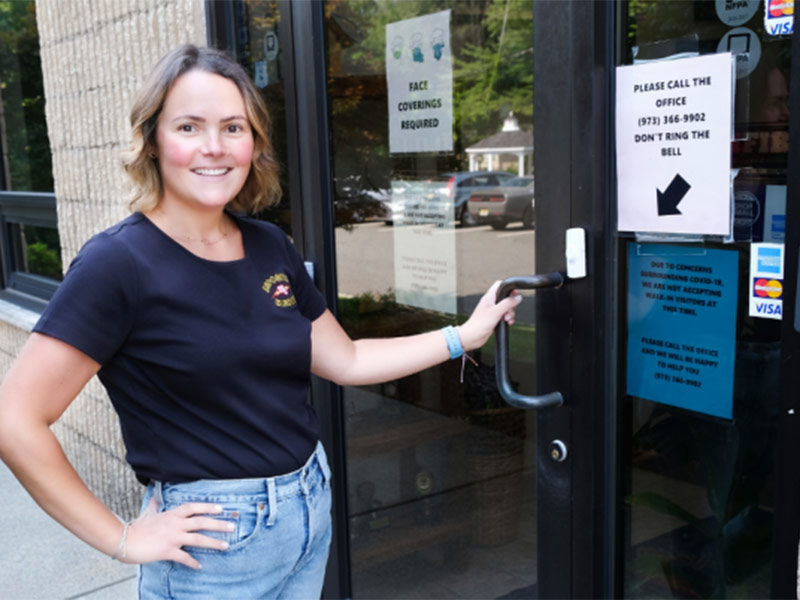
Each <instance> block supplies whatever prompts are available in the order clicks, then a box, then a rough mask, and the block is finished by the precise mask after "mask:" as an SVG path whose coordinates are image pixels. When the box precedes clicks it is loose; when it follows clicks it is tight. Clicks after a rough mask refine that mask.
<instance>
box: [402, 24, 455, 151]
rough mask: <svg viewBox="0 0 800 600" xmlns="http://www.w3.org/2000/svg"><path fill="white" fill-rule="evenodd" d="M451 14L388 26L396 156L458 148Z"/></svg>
mask: <svg viewBox="0 0 800 600" xmlns="http://www.w3.org/2000/svg"><path fill="white" fill-rule="evenodd" d="M450 12H451V11H449V10H444V11H442V12H438V13H434V14H431V15H425V16H422V17H415V18H413V19H406V20H405V21H397V22H396V23H388V24H387V25H386V87H387V90H388V98H389V152H390V153H392V154H396V153H402V152H452V151H453V61H452V55H451V53H450Z"/></svg>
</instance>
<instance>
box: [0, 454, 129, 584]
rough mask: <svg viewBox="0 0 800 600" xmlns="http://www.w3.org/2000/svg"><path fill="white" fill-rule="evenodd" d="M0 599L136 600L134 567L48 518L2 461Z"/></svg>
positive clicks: (0, 492)
mask: <svg viewBox="0 0 800 600" xmlns="http://www.w3.org/2000/svg"><path fill="white" fill-rule="evenodd" d="M0 506H3V507H5V508H3V509H2V510H0V600H76V599H78V598H80V599H86V600H134V599H135V598H137V591H136V567H135V566H134V565H125V564H122V563H119V562H117V561H114V560H111V558H110V557H108V556H106V555H105V554H102V553H101V552H98V551H97V550H95V549H94V548H92V547H91V546H88V545H87V544H84V543H83V542H82V541H80V540H79V539H78V538H76V537H75V536H73V535H72V534H71V533H70V532H68V531H67V530H66V529H64V528H63V527H61V525H59V524H58V523H56V522H55V521H54V520H53V519H51V518H50V517H49V516H48V515H47V514H46V513H45V512H44V511H43V510H42V509H40V508H39V507H38V505H37V504H36V503H35V502H34V501H33V499H32V498H31V497H30V496H29V495H28V493H27V492H26V491H25V489H24V488H23V487H22V486H21V485H20V484H19V482H18V481H17V479H16V478H15V477H14V475H13V474H12V473H11V471H10V470H9V469H8V467H6V465H5V464H3V463H2V462H0Z"/></svg>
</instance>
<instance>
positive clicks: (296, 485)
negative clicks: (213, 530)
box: [153, 442, 331, 520]
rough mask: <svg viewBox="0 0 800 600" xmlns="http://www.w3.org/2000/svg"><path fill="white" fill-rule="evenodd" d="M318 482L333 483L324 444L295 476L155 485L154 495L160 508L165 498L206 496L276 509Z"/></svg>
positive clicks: (207, 480)
mask: <svg viewBox="0 0 800 600" xmlns="http://www.w3.org/2000/svg"><path fill="white" fill-rule="evenodd" d="M315 476H316V478H317V479H318V480H319V481H320V483H322V484H323V485H327V484H328V482H329V481H330V476H331V475H330V469H329V467H328V461H327V457H326V456H325V449H324V448H323V447H322V443H321V442H317V447H316V449H315V450H314V452H313V453H312V454H311V456H310V457H309V458H308V460H307V461H306V463H305V464H304V465H303V466H302V467H300V468H299V469H297V470H296V471H292V472H291V473H286V474H284V475H278V476H275V477H253V478H245V479H199V480H197V481H190V482H186V483H169V482H161V481H153V494H154V496H155V498H156V500H157V501H158V503H159V505H161V506H163V505H164V497H165V496H167V497H169V496H171V495H173V494H175V495H184V494H185V495H202V496H210V497H214V498H215V500H216V501H224V499H225V498H229V499H230V500H234V499H239V500H241V499H242V498H243V497H248V498H253V499H254V500H267V501H268V502H269V506H271V507H275V505H276V504H277V502H278V501H279V500H281V499H282V498H289V497H293V496H296V495H298V494H306V495H307V494H308V491H309V488H310V486H312V485H314V483H315ZM274 515H275V511H274V510H271V511H270V520H272V519H273V518H274Z"/></svg>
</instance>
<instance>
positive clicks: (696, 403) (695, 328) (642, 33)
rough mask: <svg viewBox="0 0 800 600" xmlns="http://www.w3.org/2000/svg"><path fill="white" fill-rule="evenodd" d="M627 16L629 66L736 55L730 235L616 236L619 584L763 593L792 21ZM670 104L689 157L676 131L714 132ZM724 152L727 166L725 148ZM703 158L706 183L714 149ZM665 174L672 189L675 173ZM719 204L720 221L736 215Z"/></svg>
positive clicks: (772, 525)
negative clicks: (787, 26) (784, 25)
mask: <svg viewBox="0 0 800 600" xmlns="http://www.w3.org/2000/svg"><path fill="white" fill-rule="evenodd" d="M767 4H770V5H772V4H773V3H767ZM619 10H620V14H619V16H620V21H619V22H620V23H621V26H620V29H619V31H618V33H617V36H618V37H617V40H618V44H619V46H618V47H619V55H618V64H620V65H642V64H645V63H648V62H651V61H665V60H668V59H676V58H681V57H706V56H710V55H714V54H719V53H724V52H730V53H731V54H732V57H733V60H734V61H735V71H734V75H733V80H734V84H735V95H734V97H733V99H732V105H731V108H732V111H731V112H732V122H733V126H732V128H731V137H732V143H731V144H730V152H731V154H730V157H731V168H732V169H733V170H732V173H731V177H732V185H731V191H730V196H731V203H730V208H731V209H732V216H731V218H732V227H731V231H730V234H729V235H728V234H723V235H707V234H706V235H693V236H689V237H688V239H687V238H686V237H685V236H684V239H681V238H680V237H678V236H674V235H672V234H671V232H670V231H669V230H668V228H662V229H663V230H662V231H661V232H659V233H658V234H657V235H645V234H643V233H641V232H639V233H636V234H632V233H622V234H620V236H619V256H620V286H621V287H620V289H621V292H620V297H621V302H620V312H619V327H620V329H619V335H620V362H621V363H622V364H623V365H624V366H623V369H622V375H621V379H620V388H621V391H622V395H621V396H620V408H621V415H620V418H621V422H620V423H621V425H620V431H621V443H622V456H621V458H622V478H623V482H624V483H623V490H622V494H621V498H620V502H621V508H622V510H623V514H624V519H623V537H622V543H621V551H622V554H623V560H624V571H623V575H622V579H623V581H622V584H623V585H622V591H623V594H624V596H625V597H631V598H665V597H675V598H685V597H700V598H723V597H744V598H762V597H768V596H770V593H771V579H772V572H773V556H772V548H773V545H774V544H775V543H776V538H778V537H779V536H780V535H781V533H780V529H781V523H780V522H779V521H778V520H777V519H776V511H775V507H776V487H777V486H780V481H781V480H780V478H781V477H782V476H785V475H782V474H781V473H780V472H779V471H776V468H775V456H776V440H777V438H778V436H777V429H778V422H779V414H780V411H779V409H778V406H779V384H780V376H781V362H782V354H781V325H782V323H781V318H782V313H783V304H782V299H785V298H786V293H785V292H784V290H785V289H788V288H789V287H790V286H789V280H790V279H792V280H793V277H792V275H793V274H789V273H785V272H784V270H783V268H784V262H783V259H784V245H785V239H786V232H787V230H788V228H789V227H791V226H792V225H791V223H789V222H787V218H786V215H787V203H789V202H790V199H789V198H787V193H786V191H787V174H788V172H789V171H788V169H787V165H788V163H787V161H788V141H789V117H790V114H789V73H790V61H791V38H790V36H787V35H785V34H784V32H786V31H787V30H786V29H784V28H782V26H781V25H780V23H781V22H786V18H785V16H786V15H784V14H783V12H782V9H781V8H780V7H778V8H777V9H776V10H773V9H772V8H769V9H768V10H767V9H765V7H764V3H760V2H757V1H751V2H736V3H731V2H727V3H726V2H629V3H624V4H620V5H619ZM676 80H677V78H676ZM673 83H675V85H677V83H676V82H673ZM655 85H657V84H655ZM692 85H693V83H692V82H689V83H688V84H687V86H686V88H684V89H683V90H678V89H672V91H668V90H667V89H666V88H665V89H664V91H663V93H662V92H659V91H655V92H654V93H653V94H652V95H653V101H654V102H655V101H656V98H678V99H679V100H680V101H681V102H682V101H683V100H686V98H687V97H688V98H689V101H691V98H692V97H693V96H692V94H693V92H692V91H691V88H690V86H692ZM618 89H619V88H618ZM687 89H689V91H688V92H687V91H686V90H687ZM625 93H626V92H620V95H624V94H625ZM617 102H618V103H619V102H620V97H618V98H617ZM723 108H727V107H726V106H724V105H723V106H722V107H720V108H719V110H722V109H723ZM662 112H663V111H662ZM656 113H658V114H661V113H660V112H659V111H658V110H654V114H656ZM673 113H674V116H675V117H676V119H677V120H676V121H675V124H674V125H673V126H672V127H670V128H668V129H667V130H666V135H670V134H671V135H672V136H673V137H672V138H671V139H672V140H673V142H675V140H677V143H669V144H662V145H663V146H665V147H667V146H669V147H670V148H673V149H675V148H681V147H683V148H684V151H686V148H687V146H688V145H690V144H691V143H692V140H691V138H686V137H683V136H692V135H694V134H693V133H692V132H693V131H699V130H703V131H707V126H698V125H696V124H688V123H687V122H686V118H687V115H689V114H697V113H692V111H690V110H688V109H684V108H683V106H679V107H676V109H675V110H673V111H670V113H669V114H673ZM709 116H711V115H710V114H709ZM618 118H625V117H622V116H620V115H619V114H618ZM618 131H619V129H618ZM640 131H641V132H642V135H648V134H647V133H645V132H646V131H649V130H647V128H646V127H645V128H644V129H641V130H640ZM653 131H654V132H656V131H661V130H660V129H658V128H657V127H656V128H654V129H653ZM661 132H662V133H664V131H661ZM725 133H727V132H725ZM656 135H658V134H656ZM682 139H683V140H687V139H688V141H681V140H682ZM724 142H727V140H724ZM629 143H630V141H629V140H627V139H617V144H618V145H625V144H629ZM646 143H648V142H643V145H644V144H646ZM655 143H658V142H657V141H656V142H655ZM671 152H672V151H671ZM722 152H723V153H724V154H722V156H723V157H724V158H725V159H726V160H727V158H728V155H727V152H728V146H727V143H723V147H722ZM666 160H670V158H669V157H667V158H663V159H661V162H659V163H657V164H654V165H653V169H652V172H653V173H654V174H655V173H658V172H659V169H660V167H661V166H663V164H664V163H663V161H666ZM706 160H707V163H708V170H707V171H706V174H707V175H708V177H709V178H710V177H712V175H711V168H712V167H711V163H712V162H713V157H712V156H707V157H706ZM678 164H680V163H678ZM618 172H619V173H622V172H623V169H622V167H621V166H620V169H619V171H618ZM620 178H621V179H622V175H621V176H620ZM624 183H625V182H623V181H622V180H620V182H619V185H620V190H621V191H620V204H619V211H620V221H622V216H623V211H624V210H626V209H624V208H623V204H622V203H623V200H624V195H625V194H624V193H623V191H622V187H623V184H624ZM658 183H659V185H662V186H663V187H661V188H660V190H662V191H663V193H665V194H666V193H667V192H666V191H665V190H667V187H666V186H667V185H670V181H664V182H658ZM692 184H693V185H695V186H697V185H701V186H702V185H704V182H703V181H702V180H698V179H695V180H694V181H692ZM654 185H655V182H654ZM727 185H728V182H727V181H723V186H724V189H723V191H724V192H726V194H727V187H725V186H727ZM726 198H727V195H726V196H725V197H724V198H723V201H724V202H723V205H722V206H721V209H720V211H719V212H717V213H715V215H714V216H716V215H717V214H719V213H720V212H722V211H723V210H727V209H728V206H726V205H725V203H726V202H727V200H726ZM698 200H700V201H701V202H703V201H705V200H703V199H699V198H698ZM686 201H687V202H690V200H689V196H688V195H687V196H686ZM686 210H687V209H684V211H686ZM656 218H658V217H656ZM662 220H663V219H662ZM795 227H796V225H795ZM704 231H705V230H704ZM767 271H768V273H767ZM788 364H789V363H788V362H786V361H785V360H784V365H785V366H786V365H788ZM795 543H796V538H795ZM794 555H795V556H796V552H794Z"/></svg>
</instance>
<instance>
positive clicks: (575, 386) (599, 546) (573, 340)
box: [534, 2, 619, 598]
mask: <svg viewBox="0 0 800 600" xmlns="http://www.w3.org/2000/svg"><path fill="white" fill-rule="evenodd" d="M614 10H615V3H612V2H594V3H585V2H569V3H562V2H536V3H534V37H535V39H536V44H535V49H534V52H535V58H534V64H535V66H534V98H535V100H534V105H535V107H536V108H535V115H543V118H542V119H536V118H534V127H535V131H536V133H535V144H536V148H535V151H534V164H535V172H536V194H537V203H536V221H537V224H536V270H537V271H538V272H540V273H545V272H551V271H563V270H564V268H565V267H564V266H565V258H564V249H565V232H566V230H567V229H568V228H570V227H582V228H584V229H585V231H586V250H587V269H588V277H586V278H585V279H577V280H572V281H569V282H568V284H567V285H565V286H564V288H563V289H560V290H553V291H550V292H547V293H540V294H539V295H538V297H537V321H536V331H537V335H536V337H537V341H538V343H537V354H536V367H537V386H538V387H539V391H540V392H541V393H544V392H547V391H553V390H559V391H561V392H562V393H563V394H564V397H565V404H564V406H562V407H560V408H557V409H550V410H545V411H541V412H540V414H539V415H538V419H537V434H536V435H537V457H538V467H537V468H538V484H537V485H538V488H537V496H538V514H539V520H538V523H539V533H538V572H539V597H540V598H599V597H617V596H618V594H617V592H618V589H617V585H618V584H617V580H618V577H616V576H615V574H616V571H617V567H616V565H617V564H618V562H619V561H617V560H616V551H615V548H616V543H615V542H616V531H617V526H616V523H617V519H616V510H617V509H616V506H617V481H618V476H617V460H616V448H617V443H616V441H617V440H616V437H617V434H616V430H617V429H616V421H617V410H616V402H617V400H616V398H617V393H616V380H617V379H616V352H617V350H616V347H617V344H616V331H617V326H616V315H615V309H614V307H615V306H616V302H615V298H614V293H615V290H616V289H617V285H616V281H615V277H616V267H615V263H616V246H615V243H614V240H613V239H612V236H611V232H612V231H613V227H612V218H613V215H612V214H611V210H610V207H611V205H612V202H611V199H613V198H614V189H613V185H614V181H615V178H614V176H613V172H614V171H613V169H614V163H613V155H614V153H613V127H612V126H611V123H612V121H611V108H610V107H612V106H613V73H614V71H613V65H614V32H615V26H614V25H615V21H614V18H615V12H614ZM542 149H546V151H541V150H542ZM536 150H539V151H538V152H537V151H536ZM565 332H566V333H565ZM556 439H560V440H562V441H564V442H565V443H566V445H567V448H568V450H569V454H568V458H567V460H566V461H564V462H562V463H558V462H555V461H553V459H552V458H551V457H550V454H549V451H548V446H549V444H550V442H551V441H553V440H556Z"/></svg>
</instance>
